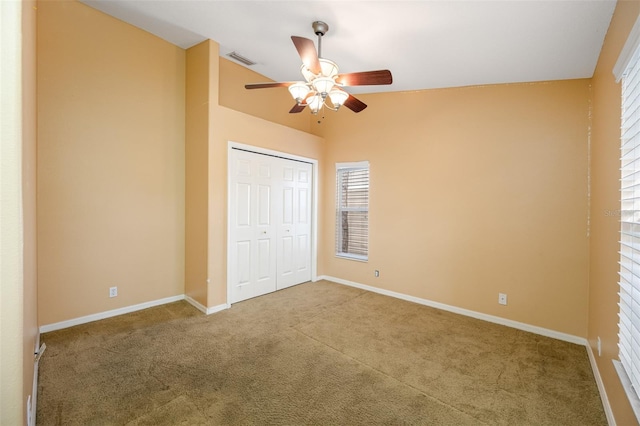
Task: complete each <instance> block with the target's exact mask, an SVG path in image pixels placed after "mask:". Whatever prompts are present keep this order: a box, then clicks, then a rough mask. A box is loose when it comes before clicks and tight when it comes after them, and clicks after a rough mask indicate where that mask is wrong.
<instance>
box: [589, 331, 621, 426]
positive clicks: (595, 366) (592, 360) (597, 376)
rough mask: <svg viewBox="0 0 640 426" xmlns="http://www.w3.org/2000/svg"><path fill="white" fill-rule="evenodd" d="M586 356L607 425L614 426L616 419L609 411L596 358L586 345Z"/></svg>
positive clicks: (611, 411) (609, 406)
mask: <svg viewBox="0 0 640 426" xmlns="http://www.w3.org/2000/svg"><path fill="white" fill-rule="evenodd" d="M586 346H587V354H589V362H590V363H591V370H593V376H594V377H595V379H596V384H597V385H598V390H599V391H600V399H601V400H602V407H603V408H604V414H605V415H606V416H607V423H608V424H609V426H616V419H615V418H614V417H613V410H611V404H609V398H608V397H607V391H606V389H605V387H604V383H603V382H602V376H600V370H599V369H598V363H597V362H596V357H595V355H594V354H593V349H592V348H591V345H589V344H588V343H587V345H586Z"/></svg>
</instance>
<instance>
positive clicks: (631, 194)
mask: <svg viewBox="0 0 640 426" xmlns="http://www.w3.org/2000/svg"><path fill="white" fill-rule="evenodd" d="M638 65H639V64H638V51H637V49H636V52H635V53H634V54H633V56H632V59H631V61H629V63H628V65H627V67H626V70H625V72H624V74H623V77H622V120H621V149H620V166H621V168H620V171H621V173H620V282H619V284H620V293H619V294H620V304H619V306H620V321H619V330H620V332H619V344H618V346H619V350H620V363H621V364H622V367H623V368H624V370H625V372H626V373H627V375H628V377H629V379H630V380H631V384H632V386H633V389H634V390H635V392H636V395H637V394H638V391H639V390H640V67H639V66H638Z"/></svg>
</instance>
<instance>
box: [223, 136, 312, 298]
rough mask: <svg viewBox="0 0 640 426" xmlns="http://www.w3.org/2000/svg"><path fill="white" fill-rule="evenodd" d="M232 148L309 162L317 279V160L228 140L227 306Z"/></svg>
mask: <svg viewBox="0 0 640 426" xmlns="http://www.w3.org/2000/svg"><path fill="white" fill-rule="evenodd" d="M233 149H240V150H243V151H248V152H252V153H255V154H262V155H268V156H271V157H279V158H284V159H285V160H294V161H304V162H305V163H310V164H311V170H312V172H311V176H312V179H313V182H312V185H311V281H312V282H316V281H318V160H317V159H315V158H309V157H303V156H300V155H295V154H290V153H288V152H282V151H275V150H272V149H267V148H261V147H257V146H254V145H247V144H244V143H240V142H234V141H228V145H227V297H226V298H227V306H229V307H231V302H230V300H231V299H230V297H229V296H230V295H231V281H230V280H229V277H230V274H229V272H230V271H231V266H232V265H231V256H229V253H230V252H231V250H232V241H231V221H230V220H229V218H230V217H231V176H230V170H231V168H230V167H229V164H230V161H231V153H232V152H233Z"/></svg>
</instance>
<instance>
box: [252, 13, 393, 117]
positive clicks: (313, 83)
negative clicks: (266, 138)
mask: <svg viewBox="0 0 640 426" xmlns="http://www.w3.org/2000/svg"><path fill="white" fill-rule="evenodd" d="M311 26H312V27H313V31H314V32H315V34H316V35H317V36H318V51H317V52H316V47H315V45H314V44H313V41H311V40H309V39H308V38H304V37H297V36H291V40H292V41H293V44H294V46H295V47H296V50H297V51H298V54H299V55H300V58H301V59H302V66H301V67H300V70H301V72H302V76H303V77H304V79H305V81H290V82H274V83H253V84H247V85H245V86H244V87H245V88H246V89H265V88H271V87H287V88H288V89H289V93H291V96H292V97H293V99H295V101H296V104H295V105H294V106H293V108H291V110H290V111H289V113H292V114H294V113H298V112H301V111H302V110H304V109H305V107H307V106H308V107H309V109H310V110H311V112H312V113H313V114H317V113H318V111H320V110H322V108H324V107H326V108H328V109H330V110H333V111H337V110H338V109H339V108H340V107H341V106H342V105H344V106H346V107H347V108H349V109H350V110H351V111H353V112H360V111H362V110H363V109H365V108H366V107H367V105H366V104H365V103H364V102H362V101H361V100H359V99H357V98H356V97H354V96H353V95H351V94H349V93H347V92H346V91H345V90H344V89H343V88H344V87H347V86H371V85H381V84H391V83H392V81H393V79H392V77H391V71H389V70H377V71H363V72H354V73H348V74H338V66H337V65H336V64H335V62H333V61H330V60H328V59H325V58H322V57H321V55H322V36H324V35H325V34H326V33H327V31H329V25H327V24H326V23H324V22H322V21H315V22H314V23H313V24H311Z"/></svg>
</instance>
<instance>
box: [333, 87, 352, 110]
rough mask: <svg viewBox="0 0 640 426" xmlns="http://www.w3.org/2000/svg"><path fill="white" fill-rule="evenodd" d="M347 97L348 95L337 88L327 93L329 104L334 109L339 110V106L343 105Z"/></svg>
mask: <svg viewBox="0 0 640 426" xmlns="http://www.w3.org/2000/svg"><path fill="white" fill-rule="evenodd" d="M348 97H349V94H348V93H347V92H345V91H344V90H341V89H338V88H334V89H333V90H331V91H330V92H329V98H331V103H332V104H333V106H334V107H336V108H339V107H340V106H342V104H344V103H345V101H346V100H347V98H348Z"/></svg>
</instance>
